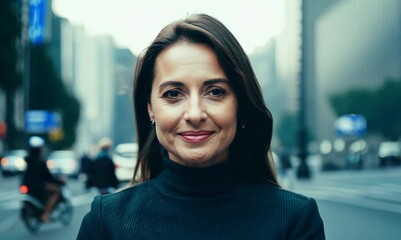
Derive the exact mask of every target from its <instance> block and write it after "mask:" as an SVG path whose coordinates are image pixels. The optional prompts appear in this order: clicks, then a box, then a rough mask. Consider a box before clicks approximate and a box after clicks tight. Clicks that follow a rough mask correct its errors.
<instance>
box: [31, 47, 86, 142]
mask: <svg viewBox="0 0 401 240" xmlns="http://www.w3.org/2000/svg"><path fill="white" fill-rule="evenodd" d="M47 49H48V46H47V45H45V44H43V45H38V46H32V47H31V76H30V81H31V84H30V109H36V110H48V111H55V112H58V113H60V115H61V117H62V120H63V131H64V137H63V139H61V141H59V142H55V143H52V146H51V147H52V148H55V149H62V148H70V147H72V145H73V144H74V142H75V139H76V128H77V126H78V122H79V112H80V104H79V102H78V100H77V99H76V98H75V96H74V95H73V94H72V93H71V92H70V91H69V90H68V89H66V87H65V86H64V84H63V82H62V80H61V78H60V76H58V74H57V73H56V70H55V68H54V64H53V62H52V61H51V59H50V57H49V56H48V54H47Z"/></svg>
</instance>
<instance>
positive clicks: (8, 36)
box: [0, 1, 21, 92]
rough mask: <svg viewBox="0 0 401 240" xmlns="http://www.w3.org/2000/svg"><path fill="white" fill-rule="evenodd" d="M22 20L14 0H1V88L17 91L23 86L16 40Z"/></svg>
mask: <svg viewBox="0 0 401 240" xmlns="http://www.w3.org/2000/svg"><path fill="white" fill-rule="evenodd" d="M20 26H21V25H20V21H19V20H18V18H17V13H16V9H15V7H14V6H13V4H12V1H0V88H2V89H4V90H5V91H13V92H14V91H15V89H17V87H19V86H21V78H20V77H19V75H18V73H17V71H16V67H15V65H16V62H17V52H16V45H15V43H16V40H17V37H18V35H19V34H20Z"/></svg>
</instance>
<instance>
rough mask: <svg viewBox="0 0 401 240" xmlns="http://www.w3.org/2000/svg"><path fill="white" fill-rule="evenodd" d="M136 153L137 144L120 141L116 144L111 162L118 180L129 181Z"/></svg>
mask: <svg viewBox="0 0 401 240" xmlns="http://www.w3.org/2000/svg"><path fill="white" fill-rule="evenodd" d="M137 155H138V144H136V143H121V144H118V145H117V146H116V147H115V149H114V152H113V162H114V165H115V167H116V176H117V179H118V181H120V182H127V181H130V180H131V178H132V176H133V174H134V168H135V164H136V157H137Z"/></svg>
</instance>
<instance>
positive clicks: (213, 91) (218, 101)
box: [148, 42, 237, 167]
mask: <svg viewBox="0 0 401 240" xmlns="http://www.w3.org/2000/svg"><path fill="white" fill-rule="evenodd" d="M148 112H149V116H150V118H151V119H154V120H155V128H156V135H157V138H158V140H159V142H160V144H161V145H162V146H163V147H164V148H165V149H166V150H167V151H168V154H169V157H170V159H171V160H172V161H174V162H177V163H179V164H182V165H186V166H193V167H207V166H210V165H214V164H216V163H220V162H222V161H224V160H226V159H227V157H228V147H229V145H230V144H231V142H232V141H233V139H234V137H235V133H236V129H237V97H236V96H235V93H234V90H233V89H232V87H231V85H230V82H229V80H228V79H227V76H226V75H225V73H224V71H223V69H222V68H221V66H220V64H219V62H218V60H217V56H216V54H215V53H214V51H213V50H212V49H211V48H210V47H208V46H207V45H204V44H195V43H187V42H178V43H176V44H174V45H172V46H169V47H168V48H166V49H164V50H163V51H162V52H161V53H160V54H159V56H158V57H157V59H156V64H155V78H154V79H153V84H152V91H151V100H150V103H149V104H148Z"/></svg>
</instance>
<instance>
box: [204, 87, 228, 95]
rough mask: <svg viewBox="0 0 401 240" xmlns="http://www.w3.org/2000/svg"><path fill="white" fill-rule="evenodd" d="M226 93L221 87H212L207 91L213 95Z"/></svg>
mask: <svg viewBox="0 0 401 240" xmlns="http://www.w3.org/2000/svg"><path fill="white" fill-rule="evenodd" d="M226 93H227V92H226V90H224V89H221V88H213V89H211V90H210V91H209V92H208V94H209V95H211V96H213V97H221V96H224V95H226Z"/></svg>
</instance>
